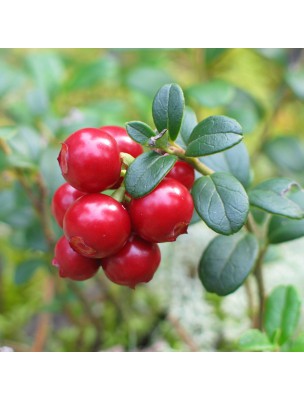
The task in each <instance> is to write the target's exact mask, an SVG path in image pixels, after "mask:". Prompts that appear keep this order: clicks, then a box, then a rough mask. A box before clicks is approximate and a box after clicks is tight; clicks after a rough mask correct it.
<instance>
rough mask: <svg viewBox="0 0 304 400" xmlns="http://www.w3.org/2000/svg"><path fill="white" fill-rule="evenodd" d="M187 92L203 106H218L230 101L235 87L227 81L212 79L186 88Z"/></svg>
mask: <svg viewBox="0 0 304 400" xmlns="http://www.w3.org/2000/svg"><path fill="white" fill-rule="evenodd" d="M187 94H188V95H189V96H190V97H191V98H193V99H194V100H196V101H197V102H198V103H199V104H200V105H202V106H205V107H209V108H212V107H219V106H224V105H226V104H228V103H230V102H231V100H232V99H233V96H234V94H235V87H234V86H233V85H231V84H230V83H228V82H225V81H222V80H220V79H214V80H211V81H209V82H206V83H201V84H199V85H195V86H192V87H190V88H189V89H187Z"/></svg>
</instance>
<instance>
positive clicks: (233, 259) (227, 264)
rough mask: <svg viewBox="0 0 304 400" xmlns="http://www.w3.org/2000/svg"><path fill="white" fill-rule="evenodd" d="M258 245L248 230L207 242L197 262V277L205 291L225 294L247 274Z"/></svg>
mask: <svg viewBox="0 0 304 400" xmlns="http://www.w3.org/2000/svg"><path fill="white" fill-rule="evenodd" d="M258 249H259V245H258V242H257V239H256V238H255V236H253V235H252V234H250V233H238V234H236V235H233V236H230V237H225V236H218V237H216V238H215V239H213V240H212V241H211V243H209V245H208V247H207V248H206V250H205V251H204V253H203V256H202V258H201V260H200V263H199V278H200V280H201V281H202V284H203V285H204V287H205V288H206V290H207V291H208V292H211V293H216V294H218V295H219V296H226V295H227V294H230V293H232V292H234V291H235V290H236V289H237V288H239V287H240V286H241V285H242V283H243V282H244V281H245V279H246V278H247V276H248V275H249V274H250V272H251V270H252V268H253V266H254V263H255V261H256V258H257V255H258Z"/></svg>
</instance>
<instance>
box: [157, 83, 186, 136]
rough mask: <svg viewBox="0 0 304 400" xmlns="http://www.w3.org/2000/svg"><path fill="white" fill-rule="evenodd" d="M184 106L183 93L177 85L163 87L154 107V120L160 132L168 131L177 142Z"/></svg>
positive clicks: (158, 93)
mask: <svg viewBox="0 0 304 400" xmlns="http://www.w3.org/2000/svg"><path fill="white" fill-rule="evenodd" d="M184 106H185V100H184V94H183V91H182V89H181V88H180V87H179V86H178V85H177V84H176V83H171V84H167V85H164V86H163V87H161V88H160V89H159V91H158V92H157V93H156V96H155V97H154V100H153V105H152V114H153V120H154V123H155V126H156V128H157V130H158V132H161V131H162V130H164V129H168V131H169V136H170V138H171V139H172V140H175V139H176V137H177V135H178V132H179V130H180V127H181V124H182V120H183V113H184Z"/></svg>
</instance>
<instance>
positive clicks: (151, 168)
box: [125, 151, 177, 198]
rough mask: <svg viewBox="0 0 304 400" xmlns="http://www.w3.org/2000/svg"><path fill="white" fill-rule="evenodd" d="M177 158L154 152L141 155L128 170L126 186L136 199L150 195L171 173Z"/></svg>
mask: <svg viewBox="0 0 304 400" xmlns="http://www.w3.org/2000/svg"><path fill="white" fill-rule="evenodd" d="M176 161H177V157H175V156H171V155H167V156H163V155H160V154H158V153H156V152H154V151H149V152H147V153H144V154H141V155H140V156H139V157H137V158H136V159H135V161H134V162H133V163H132V164H131V165H130V167H129V168H128V170H127V173H126V177H125V185H126V189H127V192H128V193H129V194H130V195H131V196H132V197H134V198H137V197H143V196H145V195H146V194H148V193H150V192H151V191H152V190H153V189H154V188H155V187H156V186H157V185H158V184H159V183H160V181H161V180H162V179H163V178H164V176H165V175H166V174H167V173H168V172H169V171H170V169H171V168H172V167H173V165H174V164H175V162H176Z"/></svg>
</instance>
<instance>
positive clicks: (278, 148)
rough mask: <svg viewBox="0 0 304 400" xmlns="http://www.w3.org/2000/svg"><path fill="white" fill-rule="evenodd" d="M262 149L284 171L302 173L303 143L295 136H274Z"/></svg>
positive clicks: (303, 163) (303, 167) (303, 168)
mask: <svg viewBox="0 0 304 400" xmlns="http://www.w3.org/2000/svg"><path fill="white" fill-rule="evenodd" d="M263 151H264V152H265V153H266V155H267V156H268V157H269V158H270V160H271V161H272V162H273V163H274V164H275V165H276V166H277V167H279V168H280V169H281V170H283V171H284V172H295V173H297V172H299V173H302V172H303V170H304V145H303V142H302V141H300V140H299V139H298V138H297V137H293V136H279V137H276V138H274V139H272V140H269V141H268V142H267V143H266V144H265V145H264V147H263Z"/></svg>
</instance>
